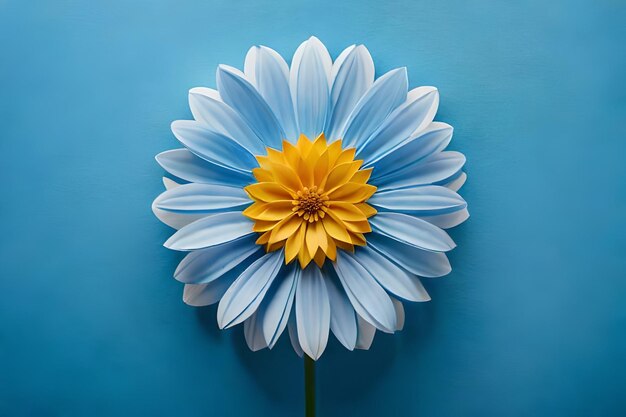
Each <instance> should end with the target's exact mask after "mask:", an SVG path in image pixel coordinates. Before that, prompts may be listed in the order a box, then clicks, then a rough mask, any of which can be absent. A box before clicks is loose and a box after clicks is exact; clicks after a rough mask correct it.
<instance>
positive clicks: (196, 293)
mask: <svg viewBox="0 0 626 417" xmlns="http://www.w3.org/2000/svg"><path fill="white" fill-rule="evenodd" d="M258 257H259V254H258V253H257V254H255V255H254V256H250V257H249V258H248V259H246V260H245V261H244V262H242V263H241V264H239V265H237V266H236V267H234V268H233V269H231V270H230V271H228V272H226V273H225V274H223V275H222V276H220V277H219V278H217V279H215V280H213V281H211V282H207V283H204V284H185V290H184V291H183V301H184V302H185V303H186V304H189V305H191V306H195V307H201V306H207V305H211V304H215V303H217V302H218V301H219V300H220V299H221V298H222V296H223V295H224V294H225V293H226V291H227V290H228V288H229V287H230V286H231V284H232V283H233V282H234V281H235V280H236V279H237V277H238V276H239V275H241V273H242V272H243V271H244V270H245V269H246V268H247V267H248V266H249V265H250V264H251V263H252V262H254V261H256V259H258Z"/></svg>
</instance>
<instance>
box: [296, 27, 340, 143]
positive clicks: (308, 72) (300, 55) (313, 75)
mask: <svg viewBox="0 0 626 417" xmlns="http://www.w3.org/2000/svg"><path fill="white" fill-rule="evenodd" d="M331 65H332V60H331V58H330V55H329V54H328V51H327V50H326V47H325V46H324V44H322V42H320V40H319V39H317V38H316V37H311V38H310V39H309V40H307V41H305V42H303V43H302V44H301V45H300V46H299V47H298V49H297V50H296V53H295V54H294V56H293V61H292V63H291V74H290V79H289V86H290V89H291V97H292V100H293V106H294V109H295V113H296V120H297V121H298V127H299V131H300V133H304V134H305V135H306V136H307V137H309V138H310V139H314V138H316V137H317V136H318V135H319V134H320V133H322V132H323V131H324V124H325V122H326V111H327V108H328V97H329V91H328V86H329V76H330V69H331Z"/></svg>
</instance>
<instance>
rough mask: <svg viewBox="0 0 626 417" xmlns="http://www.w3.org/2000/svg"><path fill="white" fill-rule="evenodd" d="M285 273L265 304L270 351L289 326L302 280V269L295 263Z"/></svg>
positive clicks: (264, 326)
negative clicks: (288, 322) (298, 287)
mask: <svg viewBox="0 0 626 417" xmlns="http://www.w3.org/2000/svg"><path fill="white" fill-rule="evenodd" d="M283 272H284V273H283V274H281V276H280V277H279V279H277V281H279V282H278V283H277V284H278V286H277V288H276V290H275V291H274V292H273V293H272V296H271V298H270V299H269V300H267V301H266V303H264V309H263V311H264V313H263V324H262V328H263V337H264V338H265V340H266V341H267V345H268V346H269V348H270V349H271V348H273V347H274V345H275V344H276V342H277V341H278V338H279V337H280V335H281V334H282V333H283V331H284V330H285V327H286V326H287V321H288V320H289V314H290V312H291V307H292V306H293V300H294V296H295V294H296V288H297V285H298V281H299V278H300V268H299V267H297V266H296V264H295V263H294V264H292V265H291V266H287V267H285V268H283ZM275 285H276V284H275Z"/></svg>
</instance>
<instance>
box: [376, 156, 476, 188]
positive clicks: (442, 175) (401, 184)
mask: <svg viewBox="0 0 626 417" xmlns="http://www.w3.org/2000/svg"><path fill="white" fill-rule="evenodd" d="M464 164H465V156H463V154H461V153H459V152H454V151H445V152H439V153H436V154H433V155H431V156H429V157H427V158H424V159H423V160H421V161H419V162H418V163H415V164H413V165H409V166H407V167H405V168H403V169H401V170H399V171H396V172H394V173H393V174H391V175H386V176H384V177H381V178H377V179H376V180H375V181H372V184H376V186H378V188H379V190H380V191H382V190H391V189H398V188H406V187H414V186H417V185H428V184H436V183H438V182H443V181H446V180H447V179H448V178H450V177H453V176H455V175H456V174H457V173H458V172H459V171H460V170H461V168H463V165H464Z"/></svg>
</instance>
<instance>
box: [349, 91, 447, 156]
mask: <svg viewBox="0 0 626 417" xmlns="http://www.w3.org/2000/svg"><path fill="white" fill-rule="evenodd" d="M438 105H439V92H438V91H437V89H436V88H435V87H418V88H415V89H413V90H411V91H410V92H409V94H408V95H407V99H406V101H405V102H404V103H402V104H401V105H400V106H398V108H396V109H395V110H394V111H393V112H392V113H391V114H390V115H389V117H387V118H386V119H385V121H383V123H382V124H381V125H380V127H379V128H378V129H376V131H375V132H374V133H372V135H371V136H370V137H369V138H367V139H365V141H362V142H360V143H359V146H358V147H357V156H358V157H359V159H363V160H365V161H376V160H378V159H379V158H380V157H381V156H383V155H385V154H386V153H388V152H390V151H391V150H392V149H394V148H396V147H398V146H399V145H401V144H402V143H403V142H406V140H407V139H409V137H410V136H411V134H412V133H414V132H415V131H421V130H423V129H424V128H425V127H426V126H428V125H429V124H430V123H431V122H432V121H433V118H434V117H435V113H437V107H438Z"/></svg>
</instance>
